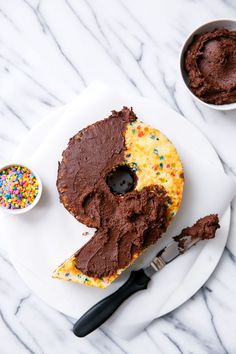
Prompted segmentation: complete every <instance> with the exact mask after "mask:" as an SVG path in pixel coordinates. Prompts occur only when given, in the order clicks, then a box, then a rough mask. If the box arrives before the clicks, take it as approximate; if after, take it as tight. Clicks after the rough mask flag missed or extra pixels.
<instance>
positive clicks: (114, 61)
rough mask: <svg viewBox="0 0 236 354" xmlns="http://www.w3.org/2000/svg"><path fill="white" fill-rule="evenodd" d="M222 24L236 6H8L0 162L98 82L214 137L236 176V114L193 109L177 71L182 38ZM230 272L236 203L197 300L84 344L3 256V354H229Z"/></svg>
mask: <svg viewBox="0 0 236 354" xmlns="http://www.w3.org/2000/svg"><path fill="white" fill-rule="evenodd" d="M223 17H225V18H226V17H231V18H234V17H236V4H235V1H234V0H225V1H220V0H215V1H211V0H205V1H204V0H202V1H200V0H195V1H193V0H178V1H174V0H165V1H155V0H147V1H142V0H136V1H131V0H126V1H125V0H122V1H115V0H110V1H105V0H104V1H102V0H97V1H93V0H66V1H62V0H43V1H38V0H31V1H30V0H22V1H20V0H8V1H1V3H0V75H1V76H0V163H1V164H2V163H5V162H7V161H8V160H9V158H10V156H11V153H12V152H13V151H14V149H15V148H16V147H17V143H18V142H20V140H21V139H23V138H24V135H25V134H26V133H27V132H28V130H29V129H30V128H32V127H33V126H34V124H35V123H36V122H37V121H39V120H40V119H41V118H42V117H43V116H44V115H45V114H47V113H48V112H50V111H51V110H53V109H54V108H55V107H59V106H61V105H62V104H63V103H66V102H68V101H70V100H71V99H73V98H74V97H75V96H76V95H77V94H78V93H80V92H81V91H82V89H83V88H84V87H85V86H87V85H88V84H89V83H90V82H91V81H93V80H96V79H98V80H102V81H105V82H107V83H108V84H113V85H114V84H115V85H117V86H119V87H122V89H123V90H124V91H127V92H131V93H135V94H141V95H144V96H149V97H154V98H155V99H156V100H160V101H164V102H166V103H167V104H169V105H170V106H171V107H172V108H174V109H175V110H177V111H179V112H180V113H182V114H183V115H184V116H185V117H186V118H187V119H189V120H190V121H192V122H193V124H195V125H196V126H198V127H199V128H200V129H201V130H202V131H203V132H204V133H205V134H206V135H207V137H208V138H209V139H210V141H211V142H212V144H213V145H214V146H215V148H216V150H217V152H218V154H219V157H220V159H221V160H222V162H223V164H224V166H225V169H226V171H227V173H229V174H231V175H233V176H235V175H236V157H235V148H236V141H235V134H236V112H235V111H232V112H227V113H221V112H217V111H212V110H209V109H207V108H205V107H202V106H201V105H198V104H196V103H195V102H194V101H193V100H192V98H191V97H190V96H189V95H188V93H187V92H186V91H185V89H184V87H183V86H182V83H181V81H180V80H179V76H178V54H179V49H180V46H181V44H182V42H183V40H184V39H185V37H186V36H187V34H188V33H189V32H190V31H191V30H192V29H193V28H194V27H196V26H198V25H200V24H201V23H202V22H204V21H207V20H211V19H216V18H223ZM183 119H185V118H183ZM176 130H178V126H176ZM216 193H217V191H216ZM0 231H1V229H0ZM19 237H20V235H19ZM235 275H236V201H234V202H233V203H232V223H231V231H230V235H229V241H228V244H227V248H226V250H225V252H224V254H223V257H222V259H221V262H220V263H219V265H218V267H217V269H216V271H215V272H214V274H213V275H212V276H211V278H210V280H209V281H208V282H207V284H206V285H205V286H204V287H203V288H202V289H201V290H200V291H199V292H198V293H197V294H196V295H195V296H194V297H193V298H192V299H191V300H189V301H188V302H187V303H186V304H185V305H183V306H182V307H181V308H179V309H177V310H175V311H174V312H173V313H171V314H169V315H167V316H165V317H164V318H162V319H160V320H158V321H155V322H154V323H153V324H152V325H150V326H149V327H148V328H147V329H146V330H145V331H144V332H143V333H142V334H141V335H140V336H139V337H137V338H135V339H134V340H132V341H129V342H125V341H124V340H121V339H119V338H114V337H112V336H111V335H110V334H108V333H105V332H104V331H102V330H98V331H96V332H95V333H93V334H91V335H90V336H89V337H87V338H85V339H78V338H75V337H74V336H73V334H72V333H71V327H72V320H71V319H70V318H66V317H65V316H63V315H61V314H60V313H57V312H56V311H54V310H52V309H51V308H49V307H48V306H47V305H45V304H44V303H42V301H41V300H39V299H38V298H37V296H36V295H35V294H32V293H31V292H30V290H29V289H28V288H27V287H26V286H25V284H24V282H23V281H22V280H21V279H20V278H19V276H18V275H17V273H16V272H15V270H14V269H13V267H12V265H11V263H10V262H9V260H8V257H7V255H6V253H5V252H4V250H1V251H0V353H1V354H12V353H17V354H21V353H35V354H39V353H44V354H51V353H53V354H54V353H56V354H61V353H64V352H66V353H69V354H74V353H75V354H77V353H85V354H87V353H89V354H93V353H95V354H96V353H102V354H110V353H112V354H120V353H129V354H134V353H135V354H139V353H140V354H142V353H144V352H147V353H150V354H156V353H157V354H159V353H160V354H162V353H164V354H166V353H168V354H169V353H170V354H175V353H176V354H177V353H184V354H190V353H192V354H205V353H214V354H224V353H230V354H231V353H232V354H234V353H236V337H235V330H236V325H235V323H236V302H235V296H236V282H235ZM78 301H79V299H78ZM144 306H145V304H144Z"/></svg>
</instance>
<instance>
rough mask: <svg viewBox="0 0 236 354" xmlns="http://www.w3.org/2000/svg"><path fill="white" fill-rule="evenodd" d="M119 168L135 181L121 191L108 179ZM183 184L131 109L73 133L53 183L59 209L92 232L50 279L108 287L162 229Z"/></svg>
mask: <svg viewBox="0 0 236 354" xmlns="http://www.w3.org/2000/svg"><path fill="white" fill-rule="evenodd" d="M124 169H125V170H128V171H129V173H130V176H131V179H132V178H133V182H134V183H133V185H130V186H128V187H129V189H128V190H127V191H126V193H120V192H119V193H117V192H115V191H114V190H112V185H110V184H109V183H108V180H110V179H111V178H110V176H113V174H114V173H117V171H118V173H121V174H122V173H123V172H122V171H124ZM126 172H127V171H126ZM122 183H123V182H122ZM122 183H121V190H122V188H123V187H124V186H122ZM183 186H184V179H183V168H182V164H181V161H180V158H179V156H178V154H177V151H176V149H175V147H174V146H173V144H172V143H171V142H170V141H169V140H168V139H167V138H166V137H165V136H164V135H163V134H162V133H161V132H160V131H159V130H157V129H155V128H152V127H150V126H148V125H147V124H145V123H143V122H141V121H139V120H138V119H137V117H136V115H135V114H134V112H133V111H132V109H128V108H126V107H124V108H123V109H122V110H121V111H119V112H115V111H114V112H112V115H111V116H110V117H109V118H107V119H104V120H102V121H98V122H97V123H95V124H93V125H91V126H89V127H87V128H85V129H83V130H82V131H80V132H79V133H78V134H76V135H75V136H74V137H73V138H71V139H70V142H69V144H68V147H67V149H66V150H65V151H64V152H63V158H62V162H61V163H60V164H59V169H58V180H57V187H58V191H59V195H60V200H61V202H62V203H63V204H64V206H65V208H66V209H67V210H68V211H69V212H70V213H72V214H73V215H74V216H75V217H76V218H77V220H79V221H80V222H82V223H84V224H86V225H87V226H90V227H95V228H96V229H97V231H96V232H95V234H94V236H93V237H92V238H91V239H90V240H89V241H88V242H87V243H86V244H85V245H84V246H83V247H82V248H81V249H80V250H78V251H77V252H76V253H75V254H74V255H73V256H72V257H71V258H70V259H69V260H67V261H65V262H64V263H63V264H62V265H61V266H60V267H58V269H57V270H56V271H55V272H54V274H53V276H54V277H57V278H60V279H66V280H71V281H74V282H78V283H82V284H87V285H92V286H97V287H106V286H107V285H109V284H110V283H111V282H112V281H113V280H114V279H116V278H117V277H118V276H119V274H120V273H121V272H122V271H123V270H124V269H126V268H127V267H128V266H129V265H130V264H131V263H132V262H133V261H134V260H135V259H136V258H137V257H138V256H139V255H140V254H141V253H142V252H143V250H144V249H146V248H147V247H148V246H150V245H152V244H154V243H155V242H157V240H158V239H159V238H160V237H161V235H162V234H163V232H165V231H166V228H167V226H168V225H169V223H170V221H171V220H172V218H173V217H174V216H175V214H176V212H177V211H178V209H179V206H180V203H181V198H182V193H183ZM68 242H69V241H68Z"/></svg>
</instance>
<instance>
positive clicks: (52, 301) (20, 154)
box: [7, 97, 230, 324]
mask: <svg viewBox="0 0 236 354" xmlns="http://www.w3.org/2000/svg"><path fill="white" fill-rule="evenodd" d="M129 100H130V102H132V105H133V106H134V108H135V111H137V112H139V111H142V109H143V107H146V108H147V110H149V109H150V106H151V108H152V110H155V111H157V110H158V112H159V116H160V120H159V121H158V123H157V121H155V119H153V120H152V118H150V119H149V121H148V123H151V124H152V125H154V126H156V127H157V128H159V129H160V130H162V131H163V132H165V130H166V126H167V125H168V128H169V130H171V129H172V134H176V133H178V134H180V133H182V134H183V144H184V145H185V146H190V145H191V146H192V148H193V149H194V150H195V151H196V152H197V153H198V154H204V156H205V158H206V159H207V160H209V161H210V162H211V163H213V164H214V166H215V167H217V169H218V170H219V172H222V169H223V168H222V165H221V163H220V161H219V159H218V157H217V154H216V153H215V151H214V149H213V148H212V146H211V145H210V143H209V142H208V140H207V139H206V138H205V137H204V136H203V135H202V133H201V132H200V131H199V130H197V129H196V128H195V127H194V126H193V125H192V124H190V123H189V122H188V121H187V120H186V119H184V118H181V117H180V116H179V114H177V113H176V112H174V111H172V110H171V109H170V108H168V107H165V106H161V105H157V104H156V103H155V102H153V101H151V100H148V99H145V98H139V97H130V98H129V97H126V101H127V102H129ZM65 109H66V107H63V108H62V109H60V110H57V111H56V112H55V113H53V114H52V115H50V116H48V117H47V119H44V120H43V121H41V123H40V124H39V125H38V126H37V127H36V128H34V129H33V130H32V131H31V132H30V133H29V134H28V136H27V137H26V138H25V140H24V142H23V143H22V144H21V146H19V147H18V149H17V153H16V154H15V156H14V159H17V160H21V159H24V160H26V159H27V158H29V157H30V156H31V152H33V151H34V150H35V149H36V148H37V147H38V146H39V145H40V143H41V142H42V140H43V139H44V138H45V136H46V135H47V134H48V133H49V132H50V130H51V128H53V126H54V124H55V123H56V122H57V120H58V118H59V116H60V115H62V114H63V113H64V112H65ZM161 117H165V118H164V119H163V118H161ZM97 118H98V119H99V118H100V116H99V117H97ZM176 122H178V123H177V124H176ZM175 127H177V130H176V132H175V129H176V128H175ZM55 222H56V220H55ZM229 224H230V208H228V209H227V211H226V213H225V214H224V216H223V217H222V219H221V229H220V230H219V231H218V234H217V238H215V239H214V240H212V241H209V242H208V243H204V242H203V243H202V244H199V245H198V246H196V247H195V248H193V249H192V250H191V251H190V252H188V253H187V254H186V255H184V256H182V257H180V258H181V259H180V258H179V259H177V260H176V261H175V266H174V268H173V266H172V265H169V266H168V267H169V268H168V267H167V269H166V270H165V269H164V270H163V271H162V272H161V273H162V274H161V273H160V276H159V274H158V276H159V278H158V282H159V281H161V279H163V277H164V276H165V274H167V273H168V272H170V269H171V273H173V276H172V278H173V282H174V283H175V291H174V292H173V293H172V294H171V296H167V297H166V298H165V301H164V302H163V303H161V306H160V308H159V310H158V311H156V312H153V314H152V319H154V318H157V317H159V316H162V315H164V314H166V313H168V312H170V311H172V310H173V309H175V308H176V307H178V306H179V305H181V304H182V303H183V302H185V301H186V300H188V299H189V298H190V297H191V296H192V295H193V294H194V293H195V292H196V291H197V290H198V289H199V288H200V287H201V286H202V285H203V284H204V283H205V282H206V280H207V279H208V278H209V276H210V275H211V273H212V272H213V270H214V269H215V267H216V265H217V263H218V261H219V260H220V257H221V255H222V252H223V250H224V247H225V244H226V241H227V236H228V230H229ZM33 230H34V229H33V225H32V237H33ZM52 232H53V230H52ZM19 237H20V236H19ZM69 237H70V235H68V238H69ZM8 241H9V240H8ZM44 241H45V240H44ZM40 242H41V240H40V239H36V240H35V244H34V247H33V246H32V244H31V246H30V247H31V248H29V249H28V252H32V253H35V254H36V253H37V252H38V249H43V248H41V247H37V245H39V244H40ZM84 242H85V241H84ZM163 242H164V240H163ZM163 242H162V243H161V242H160V244H159V245H158V248H160V247H161V245H162V244H163ZM165 242H166V241H165ZM41 246H42V245H41ZM7 247H8V252H9V255H10V257H11V261H12V262H13V264H14V266H15V267H16V269H17V271H18V272H19V273H20V275H21V276H22V278H23V279H24V281H25V282H26V284H27V285H28V286H29V287H30V288H31V289H32V290H33V291H34V292H35V293H36V294H37V295H38V296H40V297H41V298H42V299H43V300H44V301H45V302H46V303H48V304H49V305H51V306H52V307H54V308H56V309H57V310H59V311H61V312H63V313H65V314H67V315H69V316H72V317H75V318H77V317H79V316H80V315H81V314H82V313H83V312H84V310H86V309H87V308H89V307H90V306H91V305H92V304H93V303H94V302H96V301H98V300H99V299H100V298H102V297H104V296H106V295H107V294H109V293H110V292H111V291H114V289H116V288H117V287H118V286H120V285H121V284H122V282H123V281H124V279H125V278H126V277H127V273H128V272H129V271H128V272H125V274H123V275H122V276H121V277H120V278H119V279H118V280H117V281H116V282H115V283H114V284H112V285H111V286H110V287H109V288H108V289H106V290H100V289H94V288H89V287H85V286H80V285H77V284H71V283H68V282H62V281H58V280H52V279H50V278H49V277H47V278H45V277H44V276H40V268H38V269H37V272H35V271H31V270H30V268H29V267H28V266H27V259H26V260H25V262H24V264H23V262H21V261H19V259H18V258H17V256H16V255H17V250H16V249H14V238H13V239H12V241H11V240H10V242H8V245H7ZM27 247H28V245H27ZM45 247H47V245H45ZM59 248H60V245H58V247H56V248H54V249H53V250H52V251H53V252H57V250H59ZM156 249H157V248H154V250H152V251H151V253H152V254H153V253H154V252H156ZM45 250H46V248H45ZM151 253H150V254H151ZM37 256H38V255H37ZM40 256H41V258H42V262H44V261H45V260H44V254H40ZM45 259H47V257H45ZM61 261H63V259H61ZM145 261H146V260H145V258H144V257H141V258H140V262H139V263H137V264H136V268H138V267H140V264H143V263H144V262H145ZM178 264H181V266H179V267H178ZM170 267H172V268H170ZM173 269H174V271H173ZM153 281H155V280H153ZM153 281H152V283H153ZM160 286H161V282H160ZM151 287H152V285H151V286H150V288H151ZM161 288H162V289H163V284H162V287H161ZM137 296H140V297H141V295H138V294H137ZM142 296H143V295H142ZM131 301H132V299H130V300H129V301H128V302H127V303H129V304H130V305H131ZM134 303H135V302H134ZM123 310H124V306H123V307H122V308H121V309H119V311H118V312H117V314H116V315H115V316H113V319H112V320H113V323H116V318H117V316H121V315H122V311H123ZM123 312H124V311H123ZM139 320H140V321H142V314H141V315H140V316H139V313H138V311H137V315H136V317H135V318H133V319H130V323H131V324H132V321H133V322H134V323H135V322H136V323H138V322H139ZM130 323H129V324H130Z"/></svg>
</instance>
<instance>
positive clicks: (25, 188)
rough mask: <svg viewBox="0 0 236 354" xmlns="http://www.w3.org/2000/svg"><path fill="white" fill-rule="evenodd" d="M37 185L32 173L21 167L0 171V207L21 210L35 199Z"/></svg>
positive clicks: (37, 189)
mask: <svg viewBox="0 0 236 354" xmlns="http://www.w3.org/2000/svg"><path fill="white" fill-rule="evenodd" d="M38 191H39V185H38V180H37V178H36V177H35V176H34V175H33V174H32V172H31V171H30V170H29V169H28V168H26V167H23V166H14V165H12V166H9V167H7V168H5V169H3V170H0V205H1V206H3V207H5V208H7V209H23V208H26V207H28V206H29V205H31V204H32V203H33V201H34V200H35V198H36V197H37V194H38Z"/></svg>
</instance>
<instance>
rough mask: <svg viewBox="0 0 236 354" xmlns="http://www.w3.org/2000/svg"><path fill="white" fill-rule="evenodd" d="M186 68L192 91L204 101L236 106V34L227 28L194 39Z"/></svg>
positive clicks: (187, 54) (190, 46)
mask: <svg viewBox="0 0 236 354" xmlns="http://www.w3.org/2000/svg"><path fill="white" fill-rule="evenodd" d="M184 66H185V70H186V72H187V75H188V78H189V86H190V88H191V90H192V91H193V93H194V94H195V95H196V96H197V97H198V98H200V99H201V100H202V101H205V102H207V103H212V104H216V105H219V104H227V103H233V102H236V31H229V30H227V29H224V28H223V29H216V30H214V31H212V32H206V33H202V34H199V35H196V36H194V38H193V40H192V43H191V44H190V45H189V47H188V49H187V50H186V53H185V59H184Z"/></svg>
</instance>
